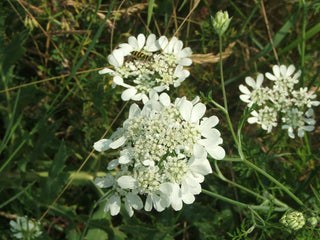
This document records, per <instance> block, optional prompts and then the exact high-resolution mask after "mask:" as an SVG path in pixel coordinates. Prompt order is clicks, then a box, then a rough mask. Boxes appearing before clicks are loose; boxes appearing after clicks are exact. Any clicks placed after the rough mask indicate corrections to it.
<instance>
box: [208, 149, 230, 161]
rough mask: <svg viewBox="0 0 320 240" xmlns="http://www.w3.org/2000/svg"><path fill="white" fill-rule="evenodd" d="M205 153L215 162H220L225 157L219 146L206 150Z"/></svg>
mask: <svg viewBox="0 0 320 240" xmlns="http://www.w3.org/2000/svg"><path fill="white" fill-rule="evenodd" d="M206 150H207V152H208V153H209V154H210V156H211V157H213V158H214V159H217V160H221V159H223V158H224V157H225V156H226V152H225V151H224V149H223V148H222V147H220V146H215V147H211V148H206Z"/></svg>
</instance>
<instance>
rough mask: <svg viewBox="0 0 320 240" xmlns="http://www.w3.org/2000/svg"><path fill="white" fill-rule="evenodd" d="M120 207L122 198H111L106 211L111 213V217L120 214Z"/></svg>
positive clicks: (114, 196) (115, 196)
mask: <svg viewBox="0 0 320 240" xmlns="http://www.w3.org/2000/svg"><path fill="white" fill-rule="evenodd" d="M120 207H121V200H120V197H119V196H117V195H113V196H111V197H110V198H109V200H108V202H107V204H106V206H105V208H104V211H105V212H108V211H110V214H111V216H115V215H118V214H119V212H120Z"/></svg>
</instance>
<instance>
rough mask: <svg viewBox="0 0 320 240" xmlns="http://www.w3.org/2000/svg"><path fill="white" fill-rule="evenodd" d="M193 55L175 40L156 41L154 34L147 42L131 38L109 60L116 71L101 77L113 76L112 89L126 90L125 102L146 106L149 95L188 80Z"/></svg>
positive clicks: (123, 94)
mask: <svg viewBox="0 0 320 240" xmlns="http://www.w3.org/2000/svg"><path fill="white" fill-rule="evenodd" d="M191 55H192V51H191V49H190V48H189V47H187V48H183V43H182V41H180V40H178V39H177V38H176V37H173V38H172V39H171V40H170V41H169V40H168V39H167V38H166V37H165V36H161V37H160V38H159V39H156V36H155V35H154V34H150V35H149V36H148V37H147V38H146V37H145V35H143V34H139V35H138V36H137V37H134V36H131V37H129V38H128V43H122V44H120V45H119V48H117V49H115V50H114V51H113V52H112V53H111V54H110V55H109V56H108V61H109V63H110V64H111V65H112V66H113V68H114V70H112V69H109V68H104V69H102V70H101V71H99V73H100V74H105V73H108V74H110V75H112V76H113V86H115V85H120V86H122V87H125V88H126V90H125V91H124V92H123V93H122V96H121V97H122V100H124V101H128V100H130V99H132V100H136V101H140V100H142V101H143V102H146V101H147V100H148V96H149V92H151V91H156V92H162V91H164V90H168V89H169V87H170V85H173V86H174V87H178V86H179V85H180V84H181V82H183V81H184V80H185V79H186V78H187V77H188V76H189V74H190V73H189V71H188V70H186V69H184V67H185V66H190V65H191V64H192V61H191V59H190V58H189V57H190V56H191Z"/></svg>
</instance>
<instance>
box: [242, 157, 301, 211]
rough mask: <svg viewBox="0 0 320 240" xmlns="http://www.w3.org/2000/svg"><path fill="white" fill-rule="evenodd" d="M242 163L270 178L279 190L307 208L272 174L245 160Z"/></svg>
mask: <svg viewBox="0 0 320 240" xmlns="http://www.w3.org/2000/svg"><path fill="white" fill-rule="evenodd" d="M242 161H243V162H244V163H245V164H247V165H248V166H250V167H251V168H253V169H254V170H256V171H257V172H259V173H261V174H262V175H263V176H265V177H266V178H268V179H269V180H270V181H271V182H273V183H274V184H276V185H277V186H278V187H279V188H281V189H282V190H283V191H284V192H286V193H287V194H288V195H289V196H290V197H291V198H292V199H293V200H295V201H296V202H297V203H298V204H299V205H300V206H303V207H305V206H304V204H303V202H302V201H301V200H300V199H299V198H298V197H296V195H294V194H293V193H292V192H291V191H290V190H289V189H288V188H287V187H286V186H284V185H283V184H282V183H280V182H279V181H278V180H277V179H275V178H274V177H272V176H271V175H270V174H268V173H267V172H265V171H264V170H262V169H261V168H259V167H257V166H256V165H255V164H253V163H252V162H250V161H248V160H247V159H245V158H243V159H242Z"/></svg>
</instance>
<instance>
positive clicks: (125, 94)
mask: <svg viewBox="0 0 320 240" xmlns="http://www.w3.org/2000/svg"><path fill="white" fill-rule="evenodd" d="M136 93H137V89H136V88H128V89H126V90H125V91H123V93H122V94H121V98H122V100H123V101H128V100H130V99H131V98H132V97H133V96H134V95H135V94H136Z"/></svg>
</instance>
